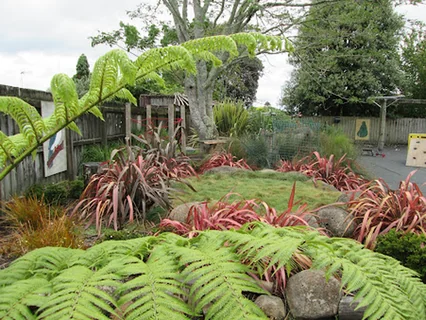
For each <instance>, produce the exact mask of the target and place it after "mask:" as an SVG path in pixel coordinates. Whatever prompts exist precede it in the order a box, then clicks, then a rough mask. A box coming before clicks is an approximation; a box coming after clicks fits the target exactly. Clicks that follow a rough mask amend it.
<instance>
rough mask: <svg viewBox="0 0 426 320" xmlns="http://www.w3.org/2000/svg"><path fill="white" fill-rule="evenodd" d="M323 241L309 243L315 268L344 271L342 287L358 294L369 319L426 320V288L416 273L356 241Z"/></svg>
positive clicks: (336, 239) (365, 314)
mask: <svg viewBox="0 0 426 320" xmlns="http://www.w3.org/2000/svg"><path fill="white" fill-rule="evenodd" d="M322 240H323V241H322V242H321V241H316V242H315V243H314V242H311V243H309V242H307V249H306V251H307V252H309V255H310V256H311V257H312V259H313V262H314V264H313V267H315V268H320V269H322V268H324V267H326V268H328V269H329V270H328V275H330V274H331V272H335V271H337V270H339V269H340V272H341V275H342V286H343V287H345V288H346V290H347V291H350V292H354V293H355V300H357V301H359V304H358V308H360V307H362V306H366V307H367V309H366V311H365V313H364V317H365V318H367V317H368V319H425V318H426V313H425V312H424V311H425V307H426V305H425V303H424V300H423V301H421V300H422V299H424V297H425V296H426V291H425V289H426V286H425V285H424V284H422V283H421V282H420V280H419V279H415V278H413V275H414V274H413V273H412V272H410V271H408V270H407V271H405V272H403V270H405V269H406V268H404V267H402V266H400V264H399V262H398V261H396V260H394V259H392V258H389V257H385V256H382V255H380V254H377V253H374V252H372V251H370V250H367V249H364V248H363V246H362V245H361V244H359V243H358V242H356V241H354V240H350V239H340V238H332V239H327V240H325V241H324V239H322ZM323 243H324V244H328V245H327V246H325V245H323ZM396 270H397V271H396ZM407 296H408V299H407ZM419 297H423V298H419ZM420 314H423V315H425V316H419V315H420Z"/></svg>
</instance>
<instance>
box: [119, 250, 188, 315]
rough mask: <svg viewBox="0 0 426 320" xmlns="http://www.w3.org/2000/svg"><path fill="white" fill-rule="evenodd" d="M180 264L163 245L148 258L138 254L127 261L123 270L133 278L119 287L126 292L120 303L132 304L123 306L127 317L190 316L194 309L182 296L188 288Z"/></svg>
mask: <svg viewBox="0 0 426 320" xmlns="http://www.w3.org/2000/svg"><path fill="white" fill-rule="evenodd" d="M129 262H130V260H129ZM178 267H179V266H178V265H177V264H176V261H174V260H173V259H170V257H169V255H168V254H167V252H166V251H165V247H164V246H161V245H160V246H156V247H155V249H154V250H153V252H152V254H151V255H150V257H149V259H148V260H147V261H146V262H143V261H142V260H139V259H136V258H135V259H134V261H132V262H131V263H128V264H126V265H125V266H124V267H123V268H122V270H121V271H120V274H124V275H125V277H126V278H127V277H130V278H131V280H130V281H127V282H125V283H123V284H122V285H121V286H120V288H119V290H118V292H119V293H124V295H123V296H122V297H121V299H120V300H119V304H120V305H127V304H129V306H128V307H127V308H126V309H125V310H124V314H125V317H126V319H167V318H172V319H189V318H188V316H189V315H191V314H192V312H191V309H190V308H189V306H188V305H187V304H186V303H185V302H184V301H183V300H182V298H181V297H183V296H185V291H184V290H183V287H184V285H183V284H182V282H181V281H179V268H178Z"/></svg>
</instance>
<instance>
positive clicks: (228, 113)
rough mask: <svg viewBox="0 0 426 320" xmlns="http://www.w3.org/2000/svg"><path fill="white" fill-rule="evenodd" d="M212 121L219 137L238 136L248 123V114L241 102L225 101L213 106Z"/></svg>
mask: <svg viewBox="0 0 426 320" xmlns="http://www.w3.org/2000/svg"><path fill="white" fill-rule="evenodd" d="M213 115H214V121H215V124H216V127H217V130H218V131H219V134H220V135H223V136H227V137H229V136H240V135H241V134H243V133H244V132H245V130H246V127H247V125H248V123H249V121H248V120H249V113H248V111H247V110H246V108H245V107H244V103H243V102H242V101H232V100H225V101H223V102H222V103H219V104H217V105H215V107H214V109H213Z"/></svg>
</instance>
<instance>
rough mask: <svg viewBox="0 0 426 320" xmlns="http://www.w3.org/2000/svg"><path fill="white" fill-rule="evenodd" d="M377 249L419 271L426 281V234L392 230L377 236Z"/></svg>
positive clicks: (425, 281)
mask: <svg viewBox="0 0 426 320" xmlns="http://www.w3.org/2000/svg"><path fill="white" fill-rule="evenodd" d="M375 251H376V252H380V253H383V254H385V255H387V256H390V257H393V258H395V259H397V260H398V261H400V262H401V264H402V265H404V266H406V267H407V268H410V269H413V270H414V271H416V272H418V273H419V275H420V277H421V278H422V281H423V283H426V235H425V234H416V233H412V232H397V231H395V230H390V231H389V232H388V233H386V234H383V235H381V236H378V237H377V244H376V248H375Z"/></svg>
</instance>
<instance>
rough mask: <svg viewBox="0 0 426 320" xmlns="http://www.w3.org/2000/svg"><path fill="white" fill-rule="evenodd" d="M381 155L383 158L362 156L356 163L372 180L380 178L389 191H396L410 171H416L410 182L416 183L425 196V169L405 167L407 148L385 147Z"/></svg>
mask: <svg viewBox="0 0 426 320" xmlns="http://www.w3.org/2000/svg"><path fill="white" fill-rule="evenodd" d="M383 154H384V155H385V156H384V157H382V156H380V155H379V156H376V157H373V156H366V155H362V156H360V157H359V158H358V162H359V164H360V165H361V166H362V167H363V168H364V169H365V170H366V171H367V172H368V173H370V175H371V177H372V178H382V179H383V180H385V181H386V183H387V184H388V185H389V187H390V188H391V189H397V188H398V186H399V182H400V181H401V180H405V178H406V177H407V175H408V174H409V173H410V172H411V171H413V170H417V172H416V173H415V174H414V176H413V178H412V179H411V181H412V182H416V183H417V184H418V185H419V186H420V188H421V190H422V192H423V194H424V195H426V168H417V167H407V166H405V161H406V157H407V146H394V147H385V149H384V151H383Z"/></svg>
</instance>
